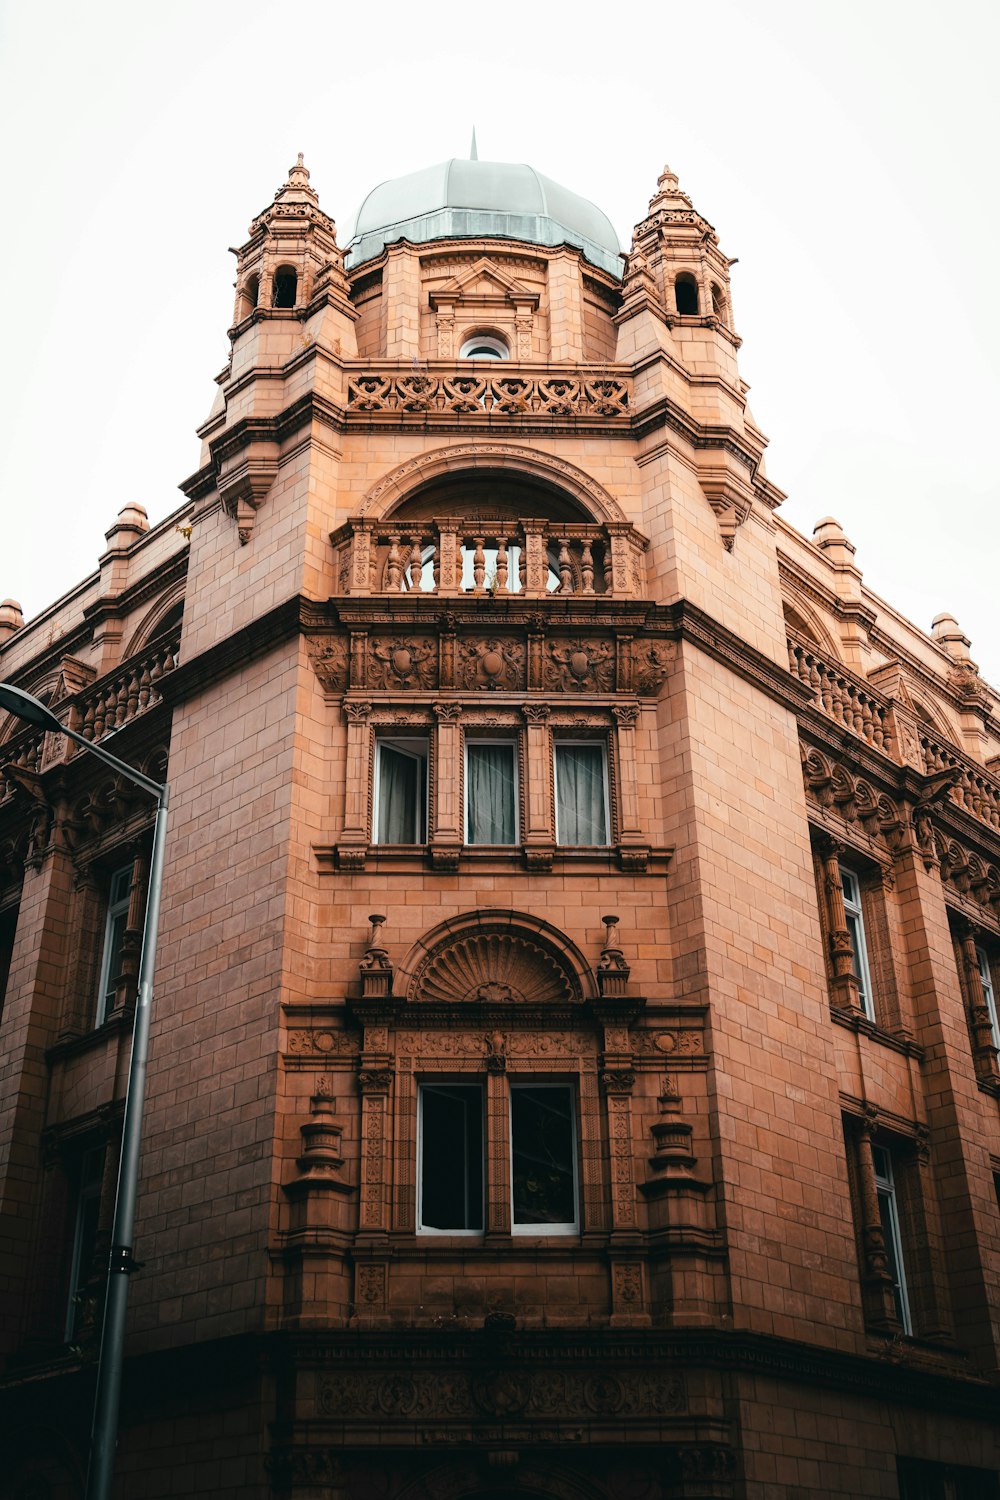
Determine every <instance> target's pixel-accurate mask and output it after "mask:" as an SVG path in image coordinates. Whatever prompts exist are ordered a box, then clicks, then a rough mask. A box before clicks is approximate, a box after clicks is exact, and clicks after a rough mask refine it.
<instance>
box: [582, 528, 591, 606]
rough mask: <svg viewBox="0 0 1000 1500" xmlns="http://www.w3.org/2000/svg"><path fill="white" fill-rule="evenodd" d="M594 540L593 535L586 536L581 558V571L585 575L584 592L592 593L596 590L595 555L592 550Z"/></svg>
mask: <svg viewBox="0 0 1000 1500" xmlns="http://www.w3.org/2000/svg"><path fill="white" fill-rule="evenodd" d="M592 541H593V537H589V536H585V537H584V539H583V554H582V556H581V558H580V572H581V574H582V575H583V589H582V592H583V593H584V594H592V593H593V592H594V557H593V553H592V552H591V550H590V545H591V542H592Z"/></svg>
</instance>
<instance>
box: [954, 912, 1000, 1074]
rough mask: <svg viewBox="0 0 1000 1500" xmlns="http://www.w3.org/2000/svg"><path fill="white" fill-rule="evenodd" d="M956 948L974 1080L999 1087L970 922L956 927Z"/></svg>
mask: <svg viewBox="0 0 1000 1500" xmlns="http://www.w3.org/2000/svg"><path fill="white" fill-rule="evenodd" d="M958 946H959V952H960V954H961V959H962V977H963V979H964V980H965V992H966V995H967V996H968V1001H969V1025H970V1029H971V1031H972V1056H973V1060H974V1062H975V1066H976V1077H977V1078H979V1079H981V1080H983V1081H984V1082H986V1083H1000V1067H998V1064H997V1049H996V1047H995V1046H994V1045H993V1024H992V1021H991V1019H990V1013H989V1010H988V1008H987V1005H986V996H985V994H984V993H983V979H982V975H981V974H980V972H979V955H978V954H977V953H976V934H975V929H974V928H973V926H972V923H971V922H967V921H965V920H963V921H961V922H960V923H959V925H958Z"/></svg>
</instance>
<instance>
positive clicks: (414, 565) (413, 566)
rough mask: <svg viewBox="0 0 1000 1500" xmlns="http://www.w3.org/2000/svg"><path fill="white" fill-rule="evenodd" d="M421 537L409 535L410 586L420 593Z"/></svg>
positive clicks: (421, 588)
mask: <svg viewBox="0 0 1000 1500" xmlns="http://www.w3.org/2000/svg"><path fill="white" fill-rule="evenodd" d="M423 540H424V539H423V537H422V536H420V535H417V536H416V537H409V538H408V541H409V543H410V588H411V589H412V590H413V591H414V593H417V594H419V593H421V592H422V591H423V586H424V559H423V550H424V549H423Z"/></svg>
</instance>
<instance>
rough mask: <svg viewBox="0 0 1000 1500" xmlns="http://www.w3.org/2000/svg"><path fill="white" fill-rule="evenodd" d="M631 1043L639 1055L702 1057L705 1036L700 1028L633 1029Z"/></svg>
mask: <svg viewBox="0 0 1000 1500" xmlns="http://www.w3.org/2000/svg"><path fill="white" fill-rule="evenodd" d="M631 1044H632V1049H633V1051H634V1052H637V1053H639V1054H640V1055H641V1056H648V1057H655V1056H656V1055H657V1054H659V1055H660V1056H661V1057H669V1056H675V1057H703V1056H704V1054H705V1038H704V1036H703V1035H702V1032H701V1031H700V1030H698V1031H695V1030H689V1029H685V1030H680V1029H672V1030H670V1031H633V1032H632V1033H631Z"/></svg>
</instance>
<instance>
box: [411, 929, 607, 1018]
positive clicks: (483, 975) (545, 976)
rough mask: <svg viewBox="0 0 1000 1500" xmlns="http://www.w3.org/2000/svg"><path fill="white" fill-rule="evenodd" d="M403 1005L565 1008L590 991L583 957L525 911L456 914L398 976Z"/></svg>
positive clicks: (429, 937)
mask: <svg viewBox="0 0 1000 1500" xmlns="http://www.w3.org/2000/svg"><path fill="white" fill-rule="evenodd" d="M398 985H399V990H398V991H397V993H398V992H399V991H400V990H401V991H402V993H404V994H405V995H406V998H407V1000H411V1001H430V1002H437V1003H445V1004H462V1003H467V1002H469V1001H486V1002H497V1001H513V1002H516V1003H526V1004H535V1005H539V1004H553V1005H558V1004H566V1003H570V1002H576V1001H579V1000H580V999H582V998H583V997H584V996H587V997H590V996H592V995H593V994H594V993H595V985H594V980H593V975H592V973H591V970H590V967H589V965H588V964H587V962H586V960H585V959H584V958H583V955H582V954H581V953H580V952H579V950H578V949H576V948H575V946H574V945H573V944H572V943H570V942H569V940H568V939H567V938H566V937H564V936H563V934H562V933H560V932H558V931H557V930H556V929H555V928H554V927H551V926H550V925H549V923H547V922H543V921H542V920H541V919H540V918H537V917H531V916H529V915H527V914H526V913H520V912H512V911H510V910H507V911H503V910H483V911H478V912H468V913H463V914H462V915H461V916H459V917H454V918H451V919H450V920H449V921H447V922H443V923H441V925H440V926H439V927H437V928H435V929H434V930H433V931H432V932H430V933H427V934H425V936H424V937H423V938H421V939H420V941H419V942H418V943H417V944H416V945H415V946H414V948H413V949H411V951H410V953H409V954H408V955H407V957H406V959H404V961H403V963H402V965H401V966H400V971H399V980H398Z"/></svg>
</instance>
